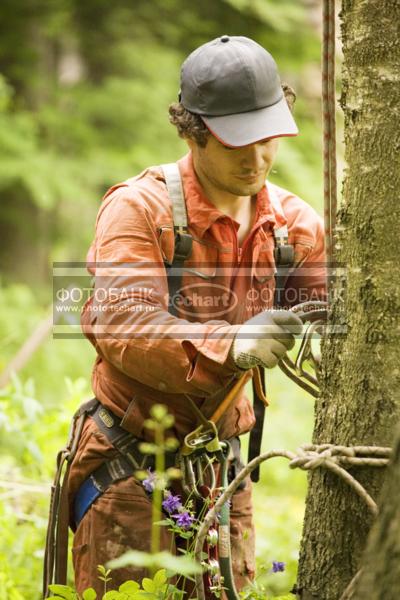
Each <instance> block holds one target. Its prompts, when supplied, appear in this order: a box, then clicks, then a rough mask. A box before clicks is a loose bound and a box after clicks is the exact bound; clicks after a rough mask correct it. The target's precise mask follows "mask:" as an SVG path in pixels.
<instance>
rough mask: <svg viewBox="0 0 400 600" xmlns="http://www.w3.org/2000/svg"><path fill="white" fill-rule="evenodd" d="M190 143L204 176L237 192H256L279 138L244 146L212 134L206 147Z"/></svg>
mask: <svg viewBox="0 0 400 600" xmlns="http://www.w3.org/2000/svg"><path fill="white" fill-rule="evenodd" d="M188 143H189V146H190V148H191V150H192V153H193V161H194V167H195V170H196V172H197V175H198V176H199V178H200V180H207V182H208V183H209V184H211V185H212V186H213V187H214V188H215V189H217V190H220V191H223V192H228V193H230V194H232V195H234V196H253V195H254V194H257V193H258V192H259V191H260V190H261V189H262V187H263V186H264V184H265V179H266V177H267V175H268V173H269V172H270V170H271V167H272V164H273V162H274V159H275V156H276V153H277V150H278V139H277V138H273V139H269V140H264V141H261V142H257V143H255V144H250V145H249V146H241V147H240V148H228V147H227V146H224V145H223V144H221V142H219V141H218V140H217V139H216V138H215V137H214V136H212V135H210V137H209V138H208V141H207V145H206V146H205V148H202V147H201V146H199V145H198V144H196V143H195V142H193V141H192V140H188Z"/></svg>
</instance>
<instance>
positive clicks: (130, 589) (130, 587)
mask: <svg viewBox="0 0 400 600" xmlns="http://www.w3.org/2000/svg"><path fill="white" fill-rule="evenodd" d="M118 590H119V591H120V592H125V594H134V593H135V592H137V591H138V590H140V585H139V584H138V583H137V581H125V582H124V583H122V584H121V585H120V586H119V588H118Z"/></svg>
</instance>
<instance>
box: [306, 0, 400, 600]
mask: <svg viewBox="0 0 400 600" xmlns="http://www.w3.org/2000/svg"><path fill="white" fill-rule="evenodd" d="M341 20H342V38H343V53H344V67H343V91H342V98H341V104H342V108H343V110H344V115H345V144H346V152H345V158H346V162H347V165H348V167H347V170H346V175H345V181H344V185H343V201H342V208H341V210H340V212H339V221H338V228H337V230H338V238H337V246H336V258H337V260H338V261H339V262H340V263H341V264H342V265H343V267H344V269H343V274H342V276H341V277H340V278H339V280H338V281H337V283H336V286H335V292H336V293H335V299H334V301H333V306H332V314H331V318H330V322H331V324H334V325H335V326H338V325H339V326H342V327H344V328H345V330H346V333H345V334H344V335H341V336H339V335H335V334H334V333H333V334H331V335H330V337H328V338H327V339H326V341H325V344H324V348H323V372H322V395H321V398H320V399H319V400H318V401H317V403H316V409H315V419H316V421H315V430H314V442H315V443H333V444H343V445H350V446H351V445H378V446H390V445H391V442H392V439H393V430H394V426H395V423H396V422H397V421H398V419H399V415H400V368H399V361H398V344H399V333H400V286H399V281H400V225H399V224H400V198H399V190H400V164H399V150H400V139H399V106H400V91H399V88H400V85H399V83H400V77H399V73H400V69H399V37H398V24H399V22H400V3H399V2H398V1H397V0H386V1H382V0H343V3H342V13H341ZM351 472H352V474H353V475H355V476H356V477H357V478H358V479H359V481H360V482H361V483H362V484H363V485H364V487H365V488H366V489H367V491H368V492H369V493H370V494H371V495H372V496H373V497H377V495H378V493H379V490H380V488H381V486H382V479H383V474H384V470H383V469H378V468H374V469H373V468H359V469H353V470H352V471H351ZM370 526H371V515H370V514H369V512H368V510H367V508H366V506H365V505H364V504H363V503H362V501H361V500H360V499H359V498H358V497H357V496H356V495H355V494H354V492H353V491H351V490H350V489H348V488H347V487H346V486H345V484H343V483H342V482H341V481H338V480H337V479H336V478H335V476H334V475H332V474H330V473H327V472H325V471H324V470H323V469H319V470H318V471H316V472H314V473H312V475H310V481H309V492H308V497H307V506H306V515H305V522H304V530H303V539H302V544H301V552H300V564H299V575H298V582H297V586H296V591H297V598H298V599H301V600H339V598H340V596H341V594H342V592H343V590H344V589H345V588H346V586H347V584H348V583H349V581H350V580H351V579H352V577H353V576H354V574H355V573H356V571H357V569H358V566H359V562H360V555H361V553H362V550H363V548H364V546H365V543H366V538H367V534H368V531H369V529H370ZM368 597H369V596H368ZM382 597H385V599H386V596H382Z"/></svg>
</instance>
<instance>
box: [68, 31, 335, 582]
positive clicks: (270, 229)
mask: <svg viewBox="0 0 400 600" xmlns="http://www.w3.org/2000/svg"><path fill="white" fill-rule="evenodd" d="M170 119H171V122H172V123H173V124H174V125H175V126H176V127H177V129H178V133H179V135H181V136H182V137H183V138H184V139H185V140H186V141H187V143H188V146H189V148H190V153H189V154H188V155H187V156H185V157H184V158H182V159H181V160H180V161H179V162H178V163H177V164H178V168H179V175H180V178H181V180H182V186H183V193H184V199H185V205H186V213H187V221H188V227H187V232H188V234H189V237H190V238H191V248H190V251H189V252H187V253H186V258H185V259H184V260H182V261H181V262H182V264H183V269H182V270H181V277H180V279H178V283H179V286H178V289H177V291H176V289H175V292H174V294H173V298H171V297H170V293H169V292H170V290H169V288H168V279H167V270H168V269H169V267H170V266H171V265H173V261H174V255H176V253H177V250H176V248H175V235H174V225H176V223H175V217H176V215H175V209H174V211H173V207H172V198H171V189H170V190H167V186H166V174H165V172H164V171H163V169H162V168H161V167H151V168H149V169H147V170H146V171H144V172H143V173H141V174H140V175H138V176H136V177H134V178H132V179H130V180H128V181H126V182H125V183H123V184H119V185H117V186H115V187H113V188H111V190H109V191H108V193H107V194H106V196H105V198H104V201H103V204H102V206H101V208H100V211H99V214H98V218H97V222H96V236H95V240H94V243H93V245H92V248H91V253H90V267H91V269H92V270H93V271H95V274H96V283H95V289H94V293H93V296H92V298H91V299H90V300H89V302H88V303H87V304H86V306H85V308H84V311H83V317H82V323H83V330H84V332H85V334H86V335H87V337H88V338H89V339H90V341H91V342H92V343H93V345H94V346H95V348H96V350H97V352H98V356H97V359H96V362H95V365H94V370H93V379H92V384H93V390H94V393H95V395H96V398H97V399H98V400H99V402H100V403H101V407H103V408H101V409H100V410H103V411H104V409H105V411H106V412H105V413H104V412H103V413H102V414H103V417H102V419H103V424H102V423H101V422H100V421H99V418H98V409H97V413H96V414H97V417H96V418H95V417H94V416H93V417H92V418H88V419H87V420H86V423H85V426H84V430H83V433H82V436H81V439H80V442H79V449H78V453H77V455H76V457H75V460H74V462H73V464H72V468H71V473H70V492H71V504H72V510H73V511H74V516H73V517H72V520H73V521H75V523H74V525H75V527H77V529H76V532H75V538H74V546H73V559H74V568H75V577H76V585H77V589H78V591H79V592H82V591H83V589H85V588H86V587H88V586H93V587H95V588H96V589H98V591H99V593H100V590H101V586H99V585H98V583H97V580H96V577H97V565H99V564H105V563H106V562H107V561H108V560H110V559H112V558H115V557H117V556H119V555H121V554H122V553H123V552H124V551H126V550H128V549H130V548H133V549H139V550H149V548H150V531H151V498H150V497H149V495H148V494H147V493H146V490H145V489H144V487H143V485H142V483H141V482H140V481H138V480H137V479H136V478H135V477H134V476H129V477H124V478H121V479H119V480H116V479H115V478H114V482H111V484H110V485H108V487H107V488H106V489H105V491H104V493H101V494H97V496H96V497H95V499H94V501H93V502H90V503H89V504H88V503H87V502H86V501H84V498H85V494H86V493H87V490H89V494H91V493H92V491H93V481H92V480H91V478H90V476H91V475H93V473H94V477H95V479H96V477H97V475H96V473H98V470H99V468H100V467H101V466H102V465H104V464H105V461H109V460H111V459H113V458H114V457H116V456H117V455H118V450H117V449H116V447H115V446H116V445H117V446H118V444H117V443H114V444H113V443H111V441H110V439H109V437H107V427H108V426H110V425H109V423H108V422H109V421H110V420H111V422H112V423H114V422H115V421H116V420H117V422H118V423H119V420H121V422H120V424H119V425H120V427H121V428H122V429H121V430H122V431H126V432H129V433H130V434H132V435H133V436H134V438H135V439H139V440H143V439H149V432H148V431H147V430H146V427H145V420H146V419H147V418H148V417H149V411H150V408H151V406H153V405H154V404H157V403H163V404H165V405H166V406H167V407H168V410H169V412H170V413H172V414H173V415H174V417H175V425H174V429H173V433H174V435H175V436H176V437H177V438H178V440H179V441H180V442H182V440H183V438H184V437H185V435H186V434H188V433H189V432H190V431H192V430H193V429H195V427H196V426H197V425H198V421H197V417H196V414H195V412H194V411H193V410H192V407H191V403H190V402H189V400H188V396H189V397H190V399H191V402H194V403H195V404H196V406H197V407H198V408H199V409H200V410H201V412H202V413H203V415H204V416H205V417H207V418H209V417H210V416H211V415H212V414H213V413H214V411H215V410H216V409H217V408H218V406H219V405H220V403H221V401H222V400H223V399H224V397H225V396H226V394H227V392H228V391H229V390H230V389H231V388H232V386H233V385H234V383H235V382H236V381H237V379H238V378H239V377H241V375H242V374H243V373H244V372H245V371H246V370H248V369H251V368H252V367H254V366H256V365H261V366H264V367H268V368H271V367H273V366H275V365H276V364H277V362H278V360H279V359H280V358H281V357H282V356H283V355H284V354H285V352H286V351H287V350H288V349H290V348H291V347H292V346H293V344H294V336H295V335H296V334H299V333H300V332H301V323H300V321H299V319H298V318H297V317H296V316H294V315H293V314H292V313H291V312H290V311H284V310H281V311H277V310H273V305H274V287H275V278H274V275H275V261H274V247H275V244H276V240H275V237H274V231H275V232H277V231H278V230H279V229H280V228H285V227H286V226H287V228H288V233H289V243H290V244H291V245H292V246H293V247H294V261H293V264H292V267H293V268H292V269H291V275H290V277H289V278H288V280H287V282H286V289H285V293H286V292H290V294H289V293H288V294H286V295H284V297H283V298H282V299H281V304H282V305H284V306H287V307H288V306H291V305H293V304H296V303H298V302H300V301H304V300H306V299H317V298H320V299H321V298H323V297H324V294H325V288H324V285H325V283H324V282H325V273H324V269H323V261H324V242H323V228H322V224H321V220H320V219H319V217H318V216H317V215H316V213H315V212H314V211H313V209H312V208H311V207H310V206H308V205H307V204H306V203H305V202H303V201H302V200H300V199H299V198H297V197H296V196H294V195H293V194H290V193H289V192H287V191H285V190H283V189H281V188H279V187H277V186H275V185H272V184H270V183H268V184H267V186H266V184H265V180H266V177H267V175H268V173H269V172H270V170H271V167H272V164H273V161H274V158H275V155H276V152H277V149H278V138H279V137H282V136H292V135H296V134H297V127H296V124H295V122H294V120H293V117H292V115H291V112H290V110H289V108H288V104H287V101H286V98H285V95H284V94H283V91H282V86H281V82H280V79H279V75H278V71H277V67H276V64H275V62H274V60H273V58H272V57H271V55H270V54H269V53H268V52H266V51H265V50H264V49H263V48H262V47H261V46H259V45H258V44H256V43H255V42H254V41H252V40H250V39H248V38H244V37H229V36H227V35H224V36H222V37H221V38H218V39H216V40H213V41H211V42H209V43H207V44H205V45H203V46H201V47H200V48H198V49H197V50H195V51H194V52H193V53H192V54H191V55H190V56H189V57H188V59H187V60H186V61H185V63H184V64H183V67H182V73H181V92H180V100H179V103H176V104H173V105H172V106H171V107H170ZM175 183H176V181H175ZM178 183H179V182H178ZM173 212H174V215H173ZM173 216H174V218H173ZM182 231H183V230H180V234H181V235H182ZM183 235H185V233H184V231H183ZM175 258H176V256H175ZM300 265H301V266H302V269H301V270H299V269H298V267H299V266H300ZM173 275H174V274H173V273H172V271H171V272H170V273H169V276H170V277H172V276H173ZM175 287H176V286H175ZM104 414H106V417H104ZM100 417H101V415H100ZM254 422H255V419H254V414H253V410H252V407H251V405H250V403H249V401H248V399H247V398H246V397H245V395H244V394H243V393H242V392H241V393H239V394H238V396H237V397H236V398H235V399H234V401H233V402H232V404H231V405H230V406H229V407H228V409H227V410H226V411H225V413H224V414H223V415H222V417H221V419H220V421H219V422H218V430H219V437H220V439H229V440H232V439H235V438H237V436H239V435H241V434H243V433H245V432H247V431H249V430H251V429H252V427H253V425H254ZM110 427H111V426H110ZM109 471H110V469H109ZM85 502H86V504H85ZM161 529H162V540H161V543H162V547H163V548H167V549H169V548H170V547H171V543H172V542H173V541H172V540H171V538H170V535H169V533H168V531H167V530H166V528H161ZM244 537H245V538H246V540H247V541H246V543H245V544H243V538H244ZM231 543H232V557H233V570H234V575H235V580H236V584H237V586H238V587H239V588H241V587H243V585H244V584H245V583H246V582H249V581H250V580H251V579H252V577H253V576H254V569H255V565H254V531H253V523H252V507H251V482H250V481H248V482H247V483H246V486H245V487H244V489H242V490H241V491H239V492H237V493H236V494H235V496H234V498H233V501H232V510H231ZM144 575H145V572H144V571H143V570H142V569H137V568H131V569H120V570H117V571H113V573H112V578H113V579H112V584H111V585H112V587H113V588H117V587H118V585H119V584H121V583H122V582H123V581H125V580H127V579H132V578H133V579H137V580H140V579H141V577H143V576H144Z"/></svg>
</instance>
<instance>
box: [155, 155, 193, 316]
mask: <svg viewBox="0 0 400 600" xmlns="http://www.w3.org/2000/svg"><path fill="white" fill-rule="evenodd" d="M161 168H162V170H163V172H164V177H165V183H166V186H167V191H168V195H169V197H170V199H171V203H172V218H173V226H174V236H175V247H174V257H173V259H172V263H166V264H165V267H166V269H167V277H168V292H169V304H168V310H169V312H170V313H171V314H172V315H174V316H177V307H176V302H174V298H175V297H176V294H177V293H178V291H179V289H180V287H181V281H182V269H183V263H184V262H185V260H186V259H187V258H189V256H190V255H191V253H192V244H193V238H192V236H191V235H190V233H188V226H187V214H186V203H185V196H184V193H183V186H182V179H181V174H180V172H179V167H178V165H177V164H176V163H169V164H166V165H162V167H161Z"/></svg>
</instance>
